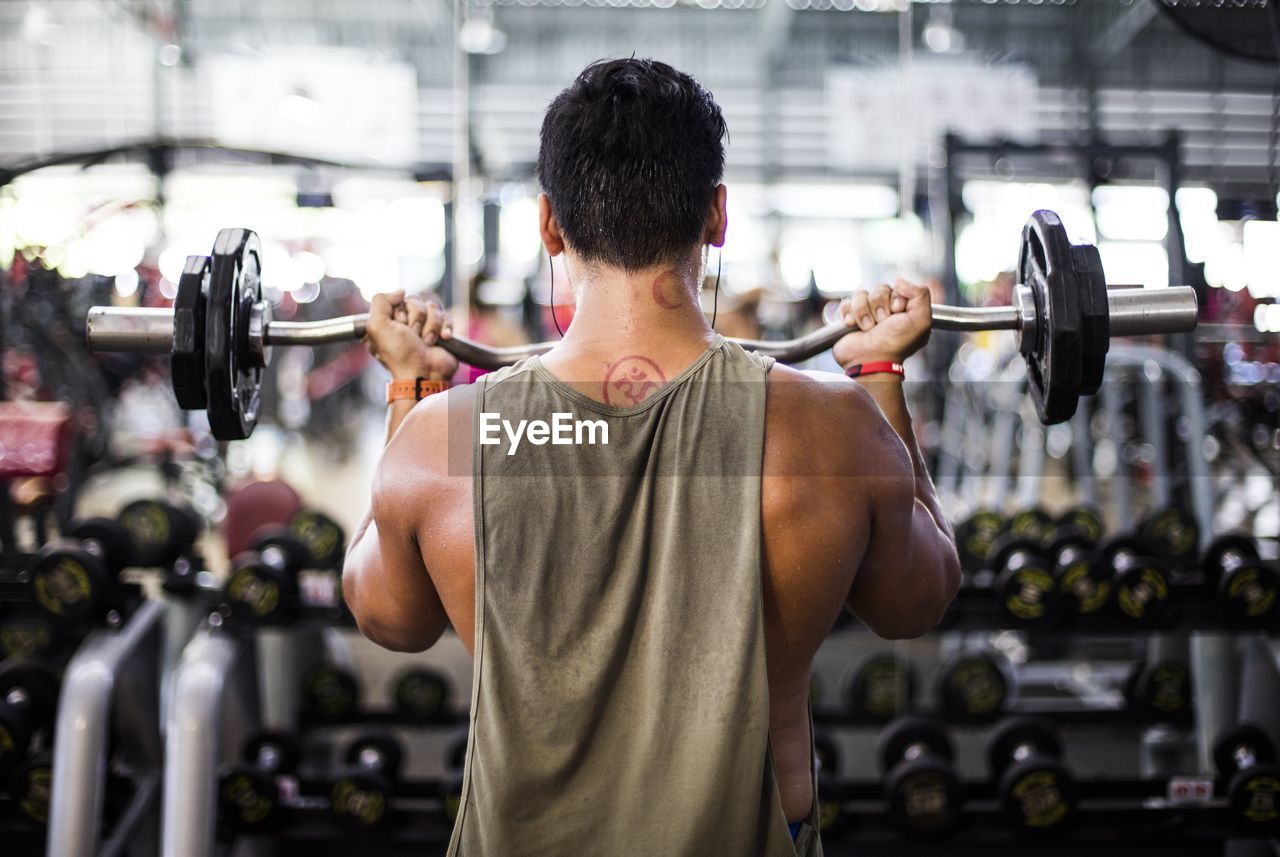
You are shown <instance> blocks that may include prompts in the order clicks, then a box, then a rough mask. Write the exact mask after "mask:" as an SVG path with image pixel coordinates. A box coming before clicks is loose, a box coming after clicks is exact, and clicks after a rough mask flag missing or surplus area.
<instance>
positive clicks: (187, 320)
mask: <svg viewBox="0 0 1280 857" xmlns="http://www.w3.org/2000/svg"><path fill="white" fill-rule="evenodd" d="M208 274H209V257H208V256H188V257H187V263H186V266H185V267H184V268H183V269H182V276H181V277H179V278H178V294H177V296H176V297H175V298H174V300H173V352H172V354H171V355H170V357H169V367H170V369H169V371H170V373H171V374H172V376H173V392H174V395H176V396H177V398H178V407H180V408H184V409H186V410H188V411H202V410H204V409H205V408H206V407H208V405H209V397H208V395H206V393H205V376H204V349H205V310H206V306H207V303H208V300H209V292H208V288H209V285H208Z"/></svg>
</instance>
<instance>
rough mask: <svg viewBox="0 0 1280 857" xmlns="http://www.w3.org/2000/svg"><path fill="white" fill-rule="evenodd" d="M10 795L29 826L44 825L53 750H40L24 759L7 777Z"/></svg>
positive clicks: (47, 807)
mask: <svg viewBox="0 0 1280 857" xmlns="http://www.w3.org/2000/svg"><path fill="white" fill-rule="evenodd" d="M9 797H10V802H11V803H12V804H13V806H14V807H15V808H16V809H17V811H18V816H19V817H20V818H21V819H22V820H23V821H24V822H26V823H27V825H28V826H29V827H35V828H41V827H45V826H47V825H48V824H49V803H50V801H51V800H52V799H53V753H51V752H49V751H48V750H41V751H40V752H38V753H32V754H31V755H29V756H27V757H26V758H25V759H23V760H22V763H21V764H20V765H18V766H17V767H16V768H15V769H14V771H13V774H12V775H11V776H10V777H9Z"/></svg>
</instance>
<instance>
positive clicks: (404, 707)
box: [391, 667, 449, 723]
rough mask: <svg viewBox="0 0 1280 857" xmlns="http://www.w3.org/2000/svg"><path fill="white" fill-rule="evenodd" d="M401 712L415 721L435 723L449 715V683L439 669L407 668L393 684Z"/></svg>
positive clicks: (394, 697)
mask: <svg viewBox="0 0 1280 857" xmlns="http://www.w3.org/2000/svg"><path fill="white" fill-rule="evenodd" d="M391 698H392V699H393V700H395V708H396V711H397V713H399V715H400V716H401V717H402V718H404V719H405V720H406V721H408V722H411V723H431V722H433V721H439V720H442V719H444V718H445V715H446V714H447V710H448V706H449V683H448V681H447V680H446V679H445V677H444V676H443V675H442V674H441V673H440V672H438V671H437V670H433V669H430V668H428V667H407V668H405V669H404V670H403V671H401V672H400V674H399V675H398V676H396V678H395V679H394V681H393V682H392V685H391Z"/></svg>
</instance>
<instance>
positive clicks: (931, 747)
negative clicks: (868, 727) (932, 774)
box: [876, 714, 955, 773]
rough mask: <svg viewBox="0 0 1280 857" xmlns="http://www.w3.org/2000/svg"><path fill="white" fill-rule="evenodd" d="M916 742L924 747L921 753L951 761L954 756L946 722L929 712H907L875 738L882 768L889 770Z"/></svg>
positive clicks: (885, 771) (900, 760)
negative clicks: (930, 714)
mask: <svg viewBox="0 0 1280 857" xmlns="http://www.w3.org/2000/svg"><path fill="white" fill-rule="evenodd" d="M913 745H918V746H920V747H922V748H924V750H925V753H923V754H921V755H928V756H933V757H936V758H938V759H942V760H944V761H948V762H949V761H951V760H952V758H953V757H954V756H955V748H954V747H953V746H952V744H951V738H950V737H948V735H947V726H946V724H945V723H943V722H942V721H941V720H939V719H938V718H937V717H931V716H929V715H927V714H906V715H903V716H902V717H899V718H897V719H896V720H894V721H893V722H892V723H890V724H889V725H888V726H886V727H885V729H884V731H883V732H881V733H880V737H879V738H878V739H877V740H876V759H878V760H879V762H880V771H881V772H882V773H888V772H889V771H891V770H892V769H893V767H894V766H895V765H897V764H898V763H899V762H902V761H904V760H905V759H906V755H907V750H908V749H909V748H911V747H912V746H913ZM917 758H918V757H917Z"/></svg>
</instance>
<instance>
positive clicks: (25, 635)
mask: <svg viewBox="0 0 1280 857" xmlns="http://www.w3.org/2000/svg"><path fill="white" fill-rule="evenodd" d="M61 630H62V629H60V628H59V627H58V626H57V625H55V624H54V623H51V622H49V621H48V620H47V619H45V618H43V617H42V616H38V615H35V614H29V615H25V616H24V615H11V616H5V617H4V619H3V620H0V658H36V659H37V660H44V661H52V660H54V659H55V658H56V657H57V656H58V653H59V651H60V650H61V649H62V648H63V647H64V646H66V645H68V644H70V642H71V641H72V640H74V639H75V635H67V634H62V633H59V632H60V631H61Z"/></svg>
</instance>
